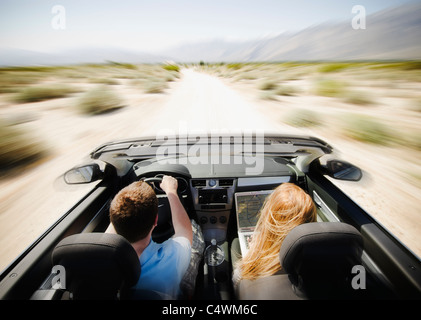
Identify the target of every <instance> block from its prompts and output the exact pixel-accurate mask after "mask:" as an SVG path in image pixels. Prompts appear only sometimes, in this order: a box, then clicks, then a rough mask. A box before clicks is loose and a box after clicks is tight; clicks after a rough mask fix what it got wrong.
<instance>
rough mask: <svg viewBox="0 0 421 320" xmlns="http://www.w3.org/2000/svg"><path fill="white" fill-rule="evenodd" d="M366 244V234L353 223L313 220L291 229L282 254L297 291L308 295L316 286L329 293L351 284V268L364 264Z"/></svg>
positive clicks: (280, 254) (335, 292)
mask: <svg viewBox="0 0 421 320" xmlns="http://www.w3.org/2000/svg"><path fill="white" fill-rule="evenodd" d="M362 248H363V241H362V236H361V234H360V233H359V232H358V230H357V229H355V228H354V227H353V226H351V225H349V224H345V223H341V222H312V223H305V224H302V225H300V226H297V227H295V228H294V229H293V230H291V231H290V232H289V233H288V235H287V237H285V240H284V241H283V243H282V246H281V250H280V253H279V258H280V262H281V266H282V268H283V269H284V271H285V272H286V273H288V275H289V278H290V281H291V282H292V284H293V286H294V287H295V289H296V290H297V291H299V292H305V295H307V296H308V295H311V294H312V292H310V291H309V290H312V291H315V292H317V294H320V293H321V292H324V293H325V294H326V295H327V296H328V295H329V294H332V295H335V294H337V291H338V289H339V288H340V287H344V286H346V287H349V286H350V285H349V280H350V276H351V270H352V267H353V266H354V265H357V264H361V254H362ZM348 285H349V286H348ZM321 290H322V291H321Z"/></svg>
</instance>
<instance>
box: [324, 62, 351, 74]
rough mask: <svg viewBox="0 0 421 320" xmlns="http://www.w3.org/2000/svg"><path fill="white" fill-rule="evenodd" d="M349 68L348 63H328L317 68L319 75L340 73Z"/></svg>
mask: <svg viewBox="0 0 421 320" xmlns="http://www.w3.org/2000/svg"><path fill="white" fill-rule="evenodd" d="M349 67H350V64H349V63H328V64H322V65H321V66H320V67H319V72H321V73H329V72H337V71H342V70H345V69H347V68H349Z"/></svg>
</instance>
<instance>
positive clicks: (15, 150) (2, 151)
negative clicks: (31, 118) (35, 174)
mask: <svg viewBox="0 0 421 320" xmlns="http://www.w3.org/2000/svg"><path fill="white" fill-rule="evenodd" d="M47 153H48V151H47V148H46V146H45V145H44V143H42V142H41V141H38V140H37V139H36V138H34V136H33V135H32V134H30V133H29V132H27V131H25V130H23V129H22V128H20V127H19V126H13V125H9V124H8V123H6V122H5V121H3V120H0V171H1V172H2V173H4V172H6V171H8V170H10V169H12V168H15V167H17V166H20V165H24V164H27V163H30V162H32V161H34V160H37V159H40V158H42V157H44V156H45V155H47Z"/></svg>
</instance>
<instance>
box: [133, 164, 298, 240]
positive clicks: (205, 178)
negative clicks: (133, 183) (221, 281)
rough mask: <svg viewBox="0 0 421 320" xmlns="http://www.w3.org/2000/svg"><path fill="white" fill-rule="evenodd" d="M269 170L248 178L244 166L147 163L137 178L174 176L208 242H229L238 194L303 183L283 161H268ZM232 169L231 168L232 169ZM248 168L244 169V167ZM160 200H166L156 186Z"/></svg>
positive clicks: (138, 168)
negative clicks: (290, 183) (227, 239)
mask: <svg viewBox="0 0 421 320" xmlns="http://www.w3.org/2000/svg"><path fill="white" fill-rule="evenodd" d="M265 163H266V166H265V170H264V171H263V173H262V174H260V175H258V176H248V175H247V174H245V171H244V170H242V169H241V167H238V166H237V167H236V168H234V169H232V166H223V165H219V166H218V165H212V164H209V165H208V164H203V165H201V164H195V165H189V164H165V165H163V164H159V163H158V162H156V161H152V160H143V161H141V162H138V163H136V164H135V165H134V167H133V168H134V172H135V174H136V177H135V178H136V179H144V178H147V177H162V176H163V175H171V176H173V177H174V178H176V179H177V180H178V185H179V187H178V193H179V196H180V199H181V201H182V202H183V205H184V206H185V208H186V211H187V212H188V213H189V216H190V217H191V218H193V217H194V218H196V219H197V221H198V222H199V223H200V225H201V228H202V232H203V235H204V238H205V241H209V242H210V241H211V240H212V239H215V240H216V241H217V242H222V241H224V240H225V239H226V236H227V230H228V223H229V221H230V217H232V218H234V219H236V217H235V214H236V203H235V194H236V193H241V192H250V191H263V190H272V189H274V188H276V187H277V186H278V185H280V184H281V183H285V182H293V183H297V184H300V183H303V181H302V180H301V179H300V178H302V177H301V176H300V174H299V173H298V171H297V170H296V168H295V166H294V165H293V164H291V163H288V162H287V161H280V160H279V159H271V158H269V159H265ZM229 168H231V169H229ZM243 169H244V168H243ZM153 186H154V189H155V192H156V193H157V196H158V199H160V198H162V197H165V193H164V192H163V191H162V190H161V189H160V187H159V183H157V182H154V183H153Z"/></svg>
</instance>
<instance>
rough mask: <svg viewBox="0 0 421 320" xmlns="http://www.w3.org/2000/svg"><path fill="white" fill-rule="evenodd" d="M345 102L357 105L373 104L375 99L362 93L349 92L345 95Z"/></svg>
mask: <svg viewBox="0 0 421 320" xmlns="http://www.w3.org/2000/svg"><path fill="white" fill-rule="evenodd" d="M343 100H344V101H345V102H347V103H351V104H356V105H370V104H373V99H372V98H371V97H370V96H369V95H368V94H367V93H365V92H361V91H347V92H346V93H344V96H343Z"/></svg>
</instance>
